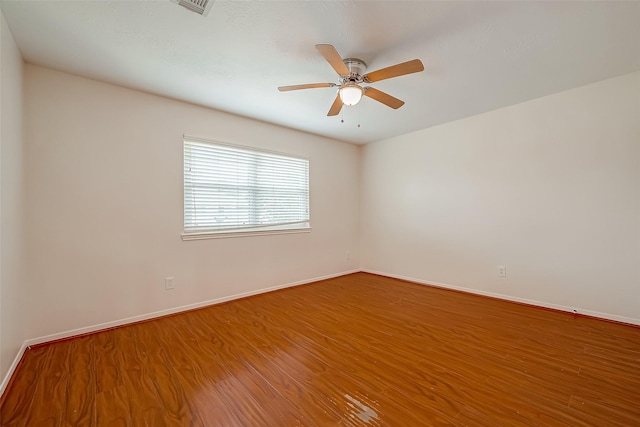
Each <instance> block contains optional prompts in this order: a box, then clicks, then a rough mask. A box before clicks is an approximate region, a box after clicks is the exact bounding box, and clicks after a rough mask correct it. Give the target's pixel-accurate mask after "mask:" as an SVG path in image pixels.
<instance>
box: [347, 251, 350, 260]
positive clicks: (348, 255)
mask: <svg viewBox="0 0 640 427" xmlns="http://www.w3.org/2000/svg"><path fill="white" fill-rule="evenodd" d="M350 259H351V252H349V251H347V261H349V260H350Z"/></svg>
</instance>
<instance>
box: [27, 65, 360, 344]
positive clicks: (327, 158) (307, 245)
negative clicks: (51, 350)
mask: <svg viewBox="0 0 640 427" xmlns="http://www.w3.org/2000/svg"><path fill="white" fill-rule="evenodd" d="M265 108H268V106H265ZM25 119H26V141H27V207H28V217H27V224H28V230H29V231H28V249H27V250H28V261H29V269H28V274H29V277H28V279H29V283H30V289H29V294H28V300H29V303H30V313H29V317H30V323H29V326H28V336H29V337H30V338H36V337H42V336H46V335H49V334H55V333H59V332H64V331H70V330H73V329H75V328H83V327H87V326H91V325H97V324H103V323H105V322H111V321H117V320H120V319H127V318H131V317H135V316H139V315H143V314H146V313H151V312H155V311H159V310H165V309H171V308H175V307H179V306H183V305H187V304H193V303H198V302H201V301H207V300H211V299H215V298H223V297H227V296H230V295H236V294H239V293H243V292H251V291H255V290H259V289H263V288H267V287H271V286H277V285H283V284H288V283H293V282H298V281H305V280H311V279H314V278H318V277H323V276H327V275H335V274H339V273H342V272H346V271H351V270H354V269H357V268H358V264H359V262H358V240H357V235H358V228H359V211H358V194H359V168H360V165H359V161H360V154H359V148H358V147H357V146H354V145H351V144H346V143H342V142H338V141H335V140H331V139H327V138H322V137H317V136H312V135H309V134H304V133H301V132H297V131H293V130H289V129H285V128H281V127H277V126H273V125H269V124H265V123H261V122H257V121H253V120H249V119H245V118H240V117H237V116H233V115H229V114H225V113H221V112H216V111H213V110H210V109H206V108H201V107H198V106H194V105H190V104H185V103H182V102H177V101H174V100H170V99H166V98H162V97H158V96H153V95H148V94H144V93H141V92H137V91H133V90H129V89H125V88H121V87H117V86H113V85H109V84H105V83H100V82H96V81H93V80H87V79H83V78H79V77H75V76H72V75H69V74H65V73H61V72H57V71H53V70H51V69H47V68H42V67H38V66H34V65H26V67H25ZM183 133H187V134H189V135H194V136H198V137H203V138H210V139H216V140H220V141H226V142H230V143H236V144H242V145H250V146H255V147H263V148H268V149H271V150H276V151H281V152H287V153H292V154H296V155H302V156H306V157H308V158H309V159H310V181H311V184H310V185H311V189H310V190H311V226H312V227H313V230H312V231H311V233H302V234H288V235H271V236H259V237H242V238H228V239H212V240H202V241H186V242H183V241H182V240H181V238H180V233H181V232H182V219H183V212H182V207H183V202H182V197H183V189H182V185H183V184H182V168H183V164H182V135H183ZM346 251H351V259H350V260H347V259H346V256H345V253H346ZM167 276H173V277H175V284H176V289H175V290H172V291H165V290H164V278H165V277H167Z"/></svg>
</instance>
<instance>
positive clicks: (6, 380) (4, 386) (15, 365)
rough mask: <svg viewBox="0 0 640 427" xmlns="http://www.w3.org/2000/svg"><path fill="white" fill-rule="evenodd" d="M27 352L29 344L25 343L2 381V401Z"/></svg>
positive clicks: (0, 396) (0, 395)
mask: <svg viewBox="0 0 640 427" xmlns="http://www.w3.org/2000/svg"><path fill="white" fill-rule="evenodd" d="M26 350H27V342H26V341H25V342H24V343H23V344H22V347H20V350H18V354H16V357H15V358H14V359H13V362H12V363H11V366H9V370H8V371H7V374H6V375H5V376H4V378H3V379H2V382H1V383H0V401H1V400H2V395H3V394H4V391H5V390H6V389H7V386H8V385H9V381H11V377H12V376H13V373H14V372H15V371H16V369H17V368H18V365H19V364H20V361H21V360H22V356H24V352H25V351H26Z"/></svg>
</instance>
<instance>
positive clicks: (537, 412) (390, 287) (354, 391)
mask: <svg viewBox="0 0 640 427" xmlns="http://www.w3.org/2000/svg"><path fill="white" fill-rule="evenodd" d="M0 424H1V425H2V426H40V425H43V426H62V425H65V426H66V425H74V426H296V425H304V426H437V425H443V426H444V425H454V426H458V425H459V426H462V425H467V426H521V425H522V426H554V425H566V426H584V425H590V426H640V328H637V327H631V326H625V325H621V324H616V323H611V322H605V321H599V320H595V319H591V318H585V317H580V316H573V315H570V314H566V313H559V312H554V311H549V310H543V309H538V308H533V307H527V306H523V305H518V304H512V303H508V302H504V301H498V300H493V299H489V298H484V297H478V296H473V295H468V294H463V293H459V292H452V291H446V290H442V289H437V288H430V287H426V286H422V285H417V284H412V283H408V282H404V281H400V280H395V279H389V278H385V277H380V276H375V275H370V274H365V273H358V274H353V275H349V276H343V277H340V278H336V279H332V280H326V281H322V282H318V283H314V284H310V285H305V286H299V287H296V288H290V289H285V290H281V291H276V292H271V293H268V294H263V295H258V296H254V297H250V298H246V299H242V300H236V301H232V302H228V303H225V304H220V305H216V306H213V307H209V308H205V309H201V310H196V311H191V312H188V313H183V314H179V315H174V316H170V317H166V318H162V319H158V320H154V321H149V322H145V323H139V324H135V325H132V326H127V327H122V328H119V329H114V330H110V331H106V332H101V333H96V334H93V335H88V336H84V337H80V338H74V339H70V340H66V341H61V342H57V343H53V344H48V345H42V346H38V347H35V348H31V349H29V350H28V351H27V353H26V354H25V357H24V359H23V361H22V363H21V365H20V367H19V370H18V371H17V373H16V376H15V378H14V380H13V381H12V383H11V384H10V386H9V388H8V390H7V392H6V393H5V395H4V397H3V401H2V402H0Z"/></svg>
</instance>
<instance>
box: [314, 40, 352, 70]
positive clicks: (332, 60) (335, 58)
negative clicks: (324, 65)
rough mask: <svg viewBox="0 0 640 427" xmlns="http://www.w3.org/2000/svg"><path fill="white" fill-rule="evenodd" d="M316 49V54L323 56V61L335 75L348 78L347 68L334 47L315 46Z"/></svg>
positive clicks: (325, 45) (327, 45)
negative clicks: (324, 60)
mask: <svg viewBox="0 0 640 427" xmlns="http://www.w3.org/2000/svg"><path fill="white" fill-rule="evenodd" d="M316 49H318V52H320V54H321V55H322V56H324V59H326V60H327V62H328V63H329V64H330V65H331V66H332V67H333V69H334V70H336V73H338V74H340V75H341V76H348V75H349V74H351V73H350V72H349V69H348V68H347V66H346V65H344V61H343V60H342V57H341V56H340V54H339V53H338V51H337V50H336V48H335V47H333V46H332V45H330V44H317V45H316Z"/></svg>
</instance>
